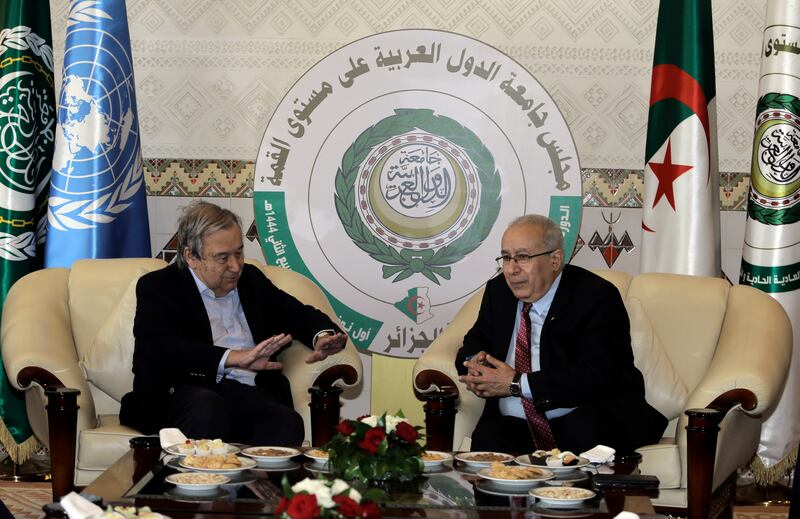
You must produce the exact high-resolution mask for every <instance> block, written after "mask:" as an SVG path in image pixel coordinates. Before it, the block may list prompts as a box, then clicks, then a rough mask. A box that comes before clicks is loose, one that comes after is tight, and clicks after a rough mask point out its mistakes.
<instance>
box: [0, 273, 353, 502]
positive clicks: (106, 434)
mask: <svg viewBox="0 0 800 519" xmlns="http://www.w3.org/2000/svg"><path fill="white" fill-rule="evenodd" d="M253 263H254V264H255V265H257V266H258V267H259V268H261V270H262V271H264V273H265V274H266V275H267V277H269V278H270V280H272V282H273V283H274V284H275V285H276V286H277V287H278V288H280V289H282V290H284V291H285V292H288V293H290V294H292V295H294V296H295V297H296V298H297V299H299V300H301V301H303V302H305V303H307V304H310V305H313V306H315V307H317V308H319V309H321V310H322V311H324V312H326V313H327V314H328V315H329V316H331V318H332V319H334V321H336V320H337V318H336V315H335V314H334V312H333V310H332V308H331V306H330V304H329V303H328V301H327V299H326V298H325V296H324V294H323V293H322V291H321V290H320V289H319V288H318V287H317V286H316V285H315V284H314V283H312V282H311V281H310V280H309V279H307V278H305V277H303V276H302V275H300V274H297V273H295V272H292V271H289V270H284V269H281V268H277V267H270V266H266V265H263V264H260V263H256V262H253ZM165 265H166V263H165V262H163V261H161V260H156V259H102V260H81V261H77V262H76V263H75V264H74V265H73V267H72V268H71V269H63V268H51V269H44V270H39V271H37V272H33V273H32V274H29V275H27V276H25V277H24V278H22V279H20V280H19V281H18V282H17V283H15V284H14V286H13V287H12V288H11V290H10V291H9V293H8V297H7V299H6V303H5V308H4V311H3V319H2V329H0V333H1V335H0V340H2V345H3V347H2V354H3V364H4V365H5V369H6V372H7V374H8V379H9V380H10V381H11V383H12V384H13V385H14V386H15V387H16V388H18V389H20V390H23V391H25V402H26V406H27V411H28V419H29V421H30V424H31V427H32V429H33V432H34V434H35V435H36V437H37V438H38V439H39V441H41V442H42V443H44V444H45V445H48V446H49V447H50V451H51V459H52V461H53V466H52V472H53V480H54V494H56V493H57V492H56V487H57V486H58V488H59V492H61V491H62V490H63V488H66V487H69V486H71V485H72V484H73V477H72V474H71V473H72V470H73V469H74V483H75V484H76V485H86V484H88V483H89V482H91V481H92V480H93V479H94V478H96V477H97V476H98V475H99V474H100V473H101V472H103V471H104V470H105V469H107V468H108V467H109V465H111V463H113V462H114V461H115V460H116V459H118V458H119V457H120V456H121V455H122V454H124V453H125V452H126V451H127V450H128V449H129V445H128V442H129V440H130V438H132V437H135V436H139V435H140V433H139V432H138V431H136V430H133V429H131V428H129V427H125V426H122V425H120V423H119V417H118V413H119V408H120V403H119V402H120V399H121V398H122V396H123V395H124V394H125V393H127V392H128V391H130V390H131V387H132V385H133V374H132V372H131V363H132V358H133V316H134V314H135V311H136V292H135V287H136V281H137V280H138V278H139V277H140V276H141V275H142V274H144V273H145V272H148V271H152V270H156V269H159V268H162V267H164V266H165ZM307 353H308V350H307V348H306V347H305V346H303V345H302V344H300V343H298V342H297V341H295V343H294V344H293V345H291V346H290V347H289V348H288V349H287V350H286V351H284V352H283V353H282V354H281V356H280V359H279V360H280V361H281V362H283V364H284V372H285V374H286V376H287V377H288V378H289V380H290V383H291V389H292V397H293V399H294V405H295V408H296V409H297V411H298V412H299V413H300V414H301V416H303V419H304V422H305V427H306V439H308V440H312V441H313V440H316V441H313V443H314V444H315V445H316V444H318V443H319V442H320V441H324V439H325V437H326V436H329V435H330V434H332V427H333V425H335V424H336V423H337V421H338V413H339V393H340V392H341V389H340V388H346V387H352V386H355V385H356V384H358V383H359V382H360V380H361V375H362V367H361V360H360V358H359V356H358V353H357V351H356V349H355V347H354V346H353V345H352V343H350V341H348V343H347V346H346V348H345V350H344V351H342V352H341V353H339V354H337V355H333V356H330V357H328V358H326V359H325V360H323V361H320V362H317V363H314V364H306V363H305V362H304V359H305V356H306V355H307ZM333 386H337V387H333ZM312 387H313V388H314V392H313V394H312V392H311V390H310V388H312ZM58 388H71V389H73V390H78V391H80V394H79V395H78V396H77V405H78V407H79V409H78V410H77V428H76V430H75V432H74V433H73V431H71V430H64V431H54V430H50V429H51V428H58V427H61V426H62V425H61V423H60V422H54V421H53V420H58V418H59V416H60V417H61V418H62V419H63V418H66V419H69V418H70V416H69V415H70V413H73V416H74V413H75V410H74V407H75V405H74V397H75V395H76V393H74V391H69V390H66V391H65V390H63V389H62V390H60V391H58V392H53V393H52V395H53V396H52V398H51V400H50V402H49V406H50V410H49V414H50V416H49V418H48V411H46V410H45V406H46V405H48V402H47V396H46V395H45V389H50V390H56V389H58ZM71 398H72V399H73V403H72V404H70V402H69V400H70V399H71ZM312 398H314V399H316V400H315V401H312ZM310 406H313V408H314V409H312V408H311V407H310ZM70 408H72V409H70ZM313 410H316V412H314V413H312V411H313ZM312 414H313V415H314V416H312ZM326 418H327V422H325V419H326ZM48 419H49V420H51V421H50V422H49V424H48ZM73 419H74V418H73ZM320 420H322V421H320ZM312 422H313V423H314V425H315V429H317V430H312ZM323 422H324V423H323ZM54 423H55V425H54ZM72 428H73V429H75V427H74V426H72ZM323 428H330V430H322V429H323ZM67 429H69V427H67ZM65 437H66V439H65ZM51 440H52V441H51ZM65 452H66V454H64V453H65ZM72 460H74V463H71V462H70V461H72Z"/></svg>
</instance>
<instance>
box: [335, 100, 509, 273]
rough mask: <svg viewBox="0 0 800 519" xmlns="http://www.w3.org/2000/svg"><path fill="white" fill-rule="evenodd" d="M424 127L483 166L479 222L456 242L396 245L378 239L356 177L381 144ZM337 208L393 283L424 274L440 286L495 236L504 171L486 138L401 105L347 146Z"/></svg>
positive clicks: (339, 173)
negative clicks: (363, 211)
mask: <svg viewBox="0 0 800 519" xmlns="http://www.w3.org/2000/svg"><path fill="white" fill-rule="evenodd" d="M415 129H419V130H422V131H425V132H428V133H430V134H432V135H442V136H446V137H447V139H448V140H450V141H451V142H453V143H454V144H456V145H458V146H459V147H461V149H462V150H463V151H464V152H465V153H466V154H467V155H468V156H469V158H470V159H471V160H472V162H473V164H474V165H475V167H476V169H477V171H478V177H479V179H480V182H481V186H482V189H481V196H480V201H479V204H478V214H477V215H476V217H475V221H474V223H473V224H472V225H471V226H470V227H469V228H468V229H467V230H466V231H465V232H464V233H463V234H462V235H461V236H460V237H459V238H458V239H456V240H454V241H453V242H452V243H451V244H449V245H446V246H445V247H442V248H441V249H439V250H436V251H434V250H432V249H423V250H413V249H408V248H399V249H397V248H394V247H391V246H389V245H387V244H386V243H384V242H383V241H381V240H379V239H378V238H376V237H375V236H374V235H373V234H372V233H371V232H370V230H369V228H368V227H367V226H366V225H364V223H363V222H362V221H361V218H360V216H359V214H358V211H357V209H356V201H355V189H354V186H355V182H356V179H357V177H358V172H359V169H360V166H361V164H362V163H363V162H364V161H365V160H366V158H367V157H368V156H369V154H370V152H371V151H372V150H373V149H374V147H375V146H377V145H378V144H380V143H382V142H385V141H386V140H388V139H390V138H392V137H394V136H396V135H400V134H403V133H407V132H409V131H412V130H415ZM334 201H335V204H336V212H337V213H338V215H339V220H340V221H341V222H342V225H343V226H344V229H345V232H347V235H348V236H349V237H350V238H351V239H352V240H353V243H354V244H355V245H356V246H357V247H359V248H360V249H361V250H363V251H364V252H366V253H367V254H369V255H370V257H372V258H373V259H374V260H376V261H378V262H380V263H383V278H384V279H387V278H391V277H392V276H394V279H392V282H393V283H396V282H398V281H402V280H404V279H406V278H408V277H411V276H412V275H414V274H422V275H423V276H425V277H426V278H428V279H429V280H431V281H433V282H434V283H436V284H437V285H438V284H440V283H439V278H444V279H450V267H449V266H448V265H450V264H452V263H455V262H456V261H458V260H460V259H462V258H463V257H464V256H466V255H467V254H469V253H470V252H472V251H473V250H475V249H476V248H477V247H478V246H479V245H480V244H481V242H483V240H484V239H486V237H487V236H488V235H489V231H490V230H491V228H492V226H493V225H494V222H495V220H496V219H497V215H498V213H499V212H500V174H499V171H496V170H495V162H494V157H492V154H491V153H490V152H489V150H488V149H486V146H484V145H483V143H481V141H480V139H478V137H477V136H476V135H475V134H474V133H472V132H471V131H470V130H468V129H467V128H465V127H464V126H462V125H460V124H458V123H457V122H456V121H454V120H452V119H450V118H448V117H445V116H441V115H435V114H434V112H433V110H427V109H397V110H395V115H392V116H389V117H387V118H386V119H383V120H382V121H380V122H378V123H377V124H375V125H373V126H371V127H369V128H367V129H366V130H364V131H363V132H362V133H361V135H359V136H358V138H357V139H356V140H355V142H353V144H352V145H351V146H350V147H349V148H348V149H347V151H345V153H344V155H343V157H342V164H341V166H340V167H339V169H338V171H337V173H336V184H335V195H334Z"/></svg>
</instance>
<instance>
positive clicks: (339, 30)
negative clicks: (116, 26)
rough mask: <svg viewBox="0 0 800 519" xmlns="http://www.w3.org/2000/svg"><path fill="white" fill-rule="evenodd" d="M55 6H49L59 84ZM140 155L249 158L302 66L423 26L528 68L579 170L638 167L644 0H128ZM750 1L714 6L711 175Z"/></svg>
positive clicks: (738, 126) (643, 110) (756, 30)
mask: <svg viewBox="0 0 800 519" xmlns="http://www.w3.org/2000/svg"><path fill="white" fill-rule="evenodd" d="M67 5H68V0H51V12H52V16H53V31H54V32H53V37H54V56H55V62H56V77H57V78H58V81H59V82H60V72H59V71H60V66H61V59H62V56H63V47H64V31H65V27H66V12H67ZM127 6H128V15H129V19H130V26H131V38H132V46H133V54H134V62H135V71H136V82H137V89H138V95H139V107H140V112H141V114H140V115H141V118H142V133H143V137H142V142H143V148H144V154H145V155H146V156H150V157H188V158H207V157H213V158H216V159H237V160H253V159H254V158H255V156H256V152H257V148H258V145H259V142H260V140H261V136H262V134H263V131H264V128H265V127H266V124H267V121H268V119H269V116H270V114H271V113H272V111H273V110H274V108H275V107H276V106H277V104H278V102H279V101H280V99H281V98H282V97H283V95H284V94H285V92H286V91H287V90H288V89H289V87H290V86H291V85H292V84H293V82H294V81H295V80H296V79H297V78H299V77H300V76H301V75H302V74H303V73H304V72H305V71H306V70H308V69H309V68H310V67H311V66H313V65H314V64H315V63H316V62H317V61H318V60H320V59H321V58H323V57H324V56H326V55H327V54H329V53H330V52H332V51H333V50H335V49H337V48H339V47H341V46H343V45H346V44H347V43H349V42H351V41H353V40H355V39H358V38H361V37H364V36H367V35H370V34H374V33H376V32H380V31H386V30H392V29H398V28H404V27H423V28H434V29H442V30H446V31H454V32H459V33H463V34H466V35H468V36H472V37H475V38H478V39H480V40H482V41H485V42H486V43H488V44H490V45H493V46H495V47H497V48H499V49H500V50H502V51H503V52H506V53H507V54H509V55H510V56H511V57H513V58H514V59H516V60H517V61H519V62H520V63H522V64H523V65H524V66H525V67H527V68H528V69H529V70H530V71H531V72H532V73H533V74H534V75H535V76H536V77H537V78H538V79H539V81H540V82H541V83H542V84H543V85H544V86H545V88H547V89H548V90H550V91H551V92H554V97H555V99H556V102H557V103H558V104H559V106H560V107H561V109H562V111H563V112H564V113H565V115H566V116H567V118H568V120H569V121H570V124H571V126H572V128H573V135H574V136H575V140H576V144H577V148H578V151H579V153H580V157H581V162H582V165H583V167H587V168H619V169H639V168H641V167H642V166H641V165H642V161H643V158H642V156H643V153H644V139H645V134H646V131H645V130H646V125H647V106H648V99H649V90H650V71H651V68H652V47H653V42H654V39H655V27H656V17H657V11H658V1H657V0H597V1H594V2H587V1H584V0H528V1H526V0H397V1H395V2H385V1H382V0H296V1H292V2H282V1H278V0H265V1H263V2H256V1H252V0H174V1H173V0H128V2H127ZM764 9H765V7H764V4H763V2H753V1H751V0H726V1H724V2H723V1H717V2H714V3H713V15H714V26H715V47H716V48H715V50H716V75H717V111H718V131H719V136H718V142H719V161H720V169H721V170H722V171H726V172H746V171H748V170H749V164H750V160H749V148H750V146H751V140H752V133H753V114H754V113H755V103H756V92H757V80H758V79H757V78H758V69H759V64H760V62H759V56H760V53H759V50H760V44H761V43H760V40H761V31H762V27H763V23H764Z"/></svg>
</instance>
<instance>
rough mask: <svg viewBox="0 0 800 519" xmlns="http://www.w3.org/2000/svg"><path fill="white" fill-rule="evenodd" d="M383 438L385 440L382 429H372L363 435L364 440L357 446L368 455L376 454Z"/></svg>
mask: <svg viewBox="0 0 800 519" xmlns="http://www.w3.org/2000/svg"><path fill="white" fill-rule="evenodd" d="M384 438H386V433H385V432H383V429H379V428H377V427H373V428H372V429H370V430H369V431H367V434H365V435H364V439H363V440H361V441H360V442H358V446H359V447H361V448H362V449H364V450H365V451H367V452H369V453H370V454H377V453H378V446H379V445H380V444H381V442H382V441H383V439H384Z"/></svg>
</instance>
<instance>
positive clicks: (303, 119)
mask: <svg viewBox="0 0 800 519" xmlns="http://www.w3.org/2000/svg"><path fill="white" fill-rule="evenodd" d="M332 92H333V87H332V86H331V84H330V83H328V82H327V81H323V82H322V84H321V85H320V87H319V91H316V90H312V91H311V96H310V97H309V98H308V101H306V102H305V103H301V102H300V99H299V98H295V100H294V104H299V105H300V108H295V109H294V110H293V111H292V114H293V115H294V118H291V117H290V118H289V120H288V123H289V126H290V127H291V128H292V131H290V132H289V134H290V135H291V136H292V137H295V138H298V139H299V138H300V137H302V136H303V134H304V133H305V132H306V129H305V126H304V125H303V123H305V124H311V122H312V121H311V114H312V113H313V112H314V110H316V109H317V107H318V106H319V105H320V103H322V101H324V100H325V98H326V97H328V95H330V94H331V93H332Z"/></svg>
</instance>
